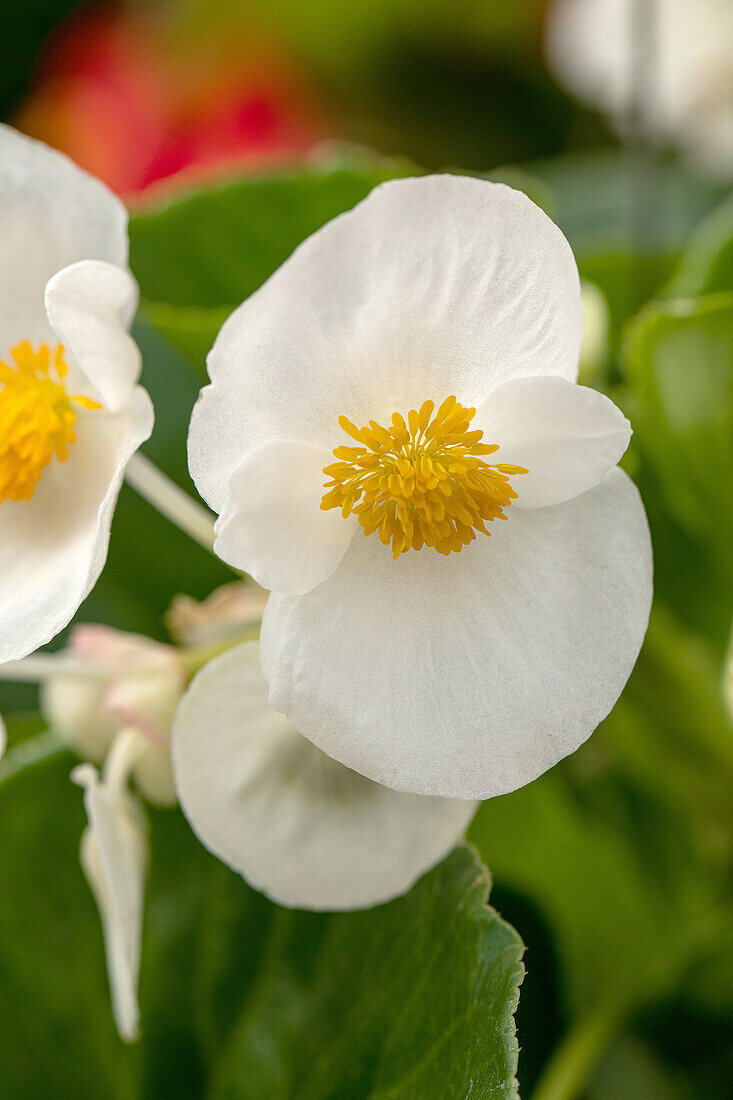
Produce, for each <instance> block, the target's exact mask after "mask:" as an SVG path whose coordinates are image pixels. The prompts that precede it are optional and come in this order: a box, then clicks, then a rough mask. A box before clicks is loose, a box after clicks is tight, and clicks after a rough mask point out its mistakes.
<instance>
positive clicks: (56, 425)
mask: <svg viewBox="0 0 733 1100" xmlns="http://www.w3.org/2000/svg"><path fill="white" fill-rule="evenodd" d="M10 356H11V359H12V364H11V365H10V366H8V364H7V363H4V362H3V361H2V360H0V384H2V389H1V390H0V504H2V502H3V501H5V500H30V498H31V497H32V496H33V493H34V492H35V489H36V486H37V485H38V482H39V481H40V479H41V474H42V473H43V471H44V469H45V468H46V466H48V465H49V463H50V462H51V459H52V458H54V457H55V458H57V459H58V460H59V461H60V462H65V461H66V459H67V458H68V454H69V444H70V443H73V442H74V441H75V439H76V436H75V434H74V424H75V423H76V413H75V411H74V408H73V405H72V403H75V404H77V405H81V406H83V407H84V408H85V409H101V408H102V406H101V405H100V404H98V402H96V401H92V400H91V398H89V397H83V396H81V395H79V394H74V395H69V394H68V393H67V392H66V389H65V387H64V384H63V382H62V379H63V378H64V377H65V375H66V373H67V371H68V367H67V365H66V363H65V361H64V349H63V347H62V346H61V345H60V344H59V346H58V347H57V348H56V349H55V351H54V353H53V356H52V355H51V349H50V348H49V347H48V345H46V344H41V346H40V347H39V348H38V350H37V351H36V350H34V349H33V348H32V347H31V345H30V344H29V343H28V341H27V340H24V341H23V343H21V344H18V345H17V347H14V348H12V349H11V351H10Z"/></svg>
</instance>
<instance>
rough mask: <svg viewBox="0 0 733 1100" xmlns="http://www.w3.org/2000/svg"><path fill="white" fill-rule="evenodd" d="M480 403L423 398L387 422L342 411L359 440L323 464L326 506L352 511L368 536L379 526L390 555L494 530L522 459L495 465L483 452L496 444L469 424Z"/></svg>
mask: <svg viewBox="0 0 733 1100" xmlns="http://www.w3.org/2000/svg"><path fill="white" fill-rule="evenodd" d="M475 414H476V410H475V409H466V408H464V407H463V405H460V404H459V403H458V401H457V400H456V398H455V397H447V398H446V399H445V401H444V402H443V403H442V405H441V406H440V407H439V408H438V410H437V412H436V411H435V402H433V401H425V402H423V404H422V405H421V406H420V408H419V409H412V411H411V412H409V413H408V414H407V421H405V418H404V417H403V416H402V415H401V414H400V413H398V412H396V413H393V414H392V422H391V424H390V426H389V428H383V427H382V425H381V424H377V422H376V421H375V420H370V421H369V425H368V426H367V427H364V428H357V426H356V425H355V424H352V423H351V421H350V420H347V418H346V417H345V416H340V417H339V424H340V425H341V427H342V428H343V430H344V431H345V432H346V434H347V435H350V436H351V438H352V439H354V440H356V442H357V443H358V444H359V446H358V447H336V448H335V450H334V452H333V455H334V458H337V459H338V460H339V461H338V462H334V463H332V464H331V465H330V466H326V467H325V468H324V470H323V472H324V474H326V475H327V476H328V477H329V478H330V480H329V481H327V482H326V483H325V486H324V487H325V488H326V489H327V490H328V491H327V492H326V493H325V494H324V496H323V499H322V501H321V508H322V509H323V510H324V511H326V510H328V509H329V508H340V509H341V511H342V513H343V516H344V518H346V517H347V516H349V515H351V514H352V513H354V514H355V515H356V516H358V519H359V523H360V524H361V526H362V527H363V529H364V534H365V535H371V534H374V532H375V531H376V532H378V534H379V537H380V539H381V540H382V542H383V543H384V544H385V545H386V544H387V543H389V542H391V543H392V556H393V557H394V558H398V557H399V556H400V554H404V553H405V552H406V551H407V550H410V549H412V550H422V548H423V546H431V547H432V548H433V549H434V550H437V551H438V553H440V554H450V553H451V551H453V550H455V551H458V550H462V549H463V547H464V546H467V545H468V543H469V542H472V541H473V539H475V538H476V532H477V531H480V532H481V534H483V535H488V534H490V531H488V530H487V529H486V524H487V523H489V522H491V520H494V519H506V518H507V517H506V516H505V514H504V509H505V508H508V507H509V505H510V504H511V502H512V501H513V500H515V499H516V497H517V494H516V493H515V491H514V490H513V489H512V487H511V485H510V484H509V476H508V475H510V474H526V473H527V470H525V469H524V467H522V466H510V465H507V464H506V463H501V464H493V463H487V462H485V461H484V457H485V456H487V455H490V454H494V452H495V451H498V450H499V444H498V443H482V442H481V439H482V438H483V432H482V431H469V430H468V429H469V426H470V423H471V421H472V419H473V417H474V416H475Z"/></svg>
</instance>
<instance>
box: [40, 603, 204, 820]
mask: <svg viewBox="0 0 733 1100" xmlns="http://www.w3.org/2000/svg"><path fill="white" fill-rule="evenodd" d="M70 650H71V653H72V655H73V656H74V657H76V658H78V659H79V661H80V663H82V664H83V665H84V666H86V668H87V669H88V672H76V671H74V672H68V673H61V674H59V675H57V676H54V677H52V678H51V679H49V680H48V681H47V682H46V683H45V684H44V686H43V688H42V695H41V709H42V711H43V714H44V716H45V718H46V720H47V722H48V723H49V725H50V726H51V728H52V729H53V730H54V731H55V732H56V733H57V734H58V735H59V736H60V737H61V738H62V739H63V740H64V741H66V742H67V744H69V745H70V746H71V747H72V748H73V749H74V750H75V751H76V752H78V753H79V755H80V756H82V757H84V758H85V759H89V760H92V761H94V762H95V763H99V762H101V761H102V760H103V759H104V757H105V756H106V754H107V751H108V749H109V747H110V745H111V744H112V741H113V740H114V738H115V736H116V735H117V734H118V733H119V732H120V731H121V730H123V729H130V730H135V732H136V733H138V734H139V735H140V736H141V737H142V738H143V739H144V741H145V748H144V750H143V751H142V752H141V753H140V754H139V757H138V759H137V762H136V764H135V767H134V768H133V770H132V775H133V778H134V780H135V782H136V783H137V786H138V787H139V788H140V790H141V791H142V793H143V794H144V795H145V796H146V798H148V799H150V800H151V801H152V802H157V803H161V804H171V803H173V802H175V800H176V795H175V788H174V786H173V776H172V773H171V766H170V729H171V723H172V721H173V715H174V713H175V710H176V707H177V706H178V701H179V699H180V697H181V695H182V693H183V690H184V688H185V685H186V675H185V671H184V669H183V667H182V666H181V663H180V661H179V659H178V656H177V654H176V651H175V650H174V649H172V648H171V647H170V646H165V645H161V644H160V643H159V642H154V641H152V640H151V639H150V638H144V637H141V636H139V635H136V634H125V633H123V632H122V631H118V630H113V629H112V628H111V627H106V626H91V625H89V626H87V625H85V626H79V627H77V628H76V630H75V631H74V633H73V635H72V639H71V645H70Z"/></svg>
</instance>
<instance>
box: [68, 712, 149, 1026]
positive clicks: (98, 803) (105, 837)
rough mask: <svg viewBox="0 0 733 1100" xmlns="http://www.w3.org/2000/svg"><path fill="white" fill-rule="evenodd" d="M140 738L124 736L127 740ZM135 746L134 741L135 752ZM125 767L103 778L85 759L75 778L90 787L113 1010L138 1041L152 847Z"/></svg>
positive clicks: (88, 848) (94, 885)
mask: <svg viewBox="0 0 733 1100" xmlns="http://www.w3.org/2000/svg"><path fill="white" fill-rule="evenodd" d="M134 737H135V735H134V734H133V735H128V734H124V733H123V734H122V735H121V739H128V740H130V739H131V738H134ZM135 747H136V746H135V745H134V743H130V750H131V751H132V752H134V751H135ZM119 751H121V752H123V753H124V752H127V751H128V749H127V746H126V745H123V744H122V743H121V741H119V742H117V743H116V745H115V747H113V749H112V752H113V753H116V752H119ZM125 769H126V764H125V763H124V762H123V763H122V772H121V774H114V775H113V774H108V768H105V777H104V778H103V779H100V777H99V773H98V772H97V769H96V768H94V767H93V766H92V765H91V764H80V765H79V766H78V767H76V768H75V769H74V771H73V772H72V779H73V780H74V781H75V782H76V783H78V784H79V785H80V786H82V787H83V788H84V804H85V806H86V811H87V816H88V818H89V828H88V829H87V830H86V831H85V833H84V836H83V837H82V843H81V853H80V855H81V864H82V867H83V868H84V873H85V874H86V876H87V879H88V881H89V885H90V887H91V889H92V892H93V894H94V896H95V898H96V901H97V905H98V907H99V912H100V916H101V918H102V928H103V931H104V944H105V952H106V955H107V970H108V973H109V984H110V993H111V996H112V1010H113V1013H114V1017H115V1022H116V1024H117V1030H118V1031H119V1033H120V1036H121V1038H122V1039H124V1040H125V1041H126V1042H132V1041H133V1040H135V1039H136V1038H137V1037H138V1023H139V1009H138V1002H137V983H138V976H139V973H140V946H141V935H142V920H143V897H144V884H145V872H146V869H147V857H148V850H147V827H146V824H145V818H144V816H143V813H142V809H141V807H140V805H139V803H138V802H137V800H136V799H135V798H134V797H133V796H132V795H131V794H130V793H129V791H127V790H126V787H125V784H126V779H127V772H126V770H125ZM114 770H115V771H116V770H117V768H116V765H115V768H114Z"/></svg>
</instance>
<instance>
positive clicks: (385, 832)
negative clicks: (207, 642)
mask: <svg viewBox="0 0 733 1100" xmlns="http://www.w3.org/2000/svg"><path fill="white" fill-rule="evenodd" d="M173 765H174V770H175V776H176V786H177V789H178V796H179V799H180V802H181V806H182V808H183V810H184V812H185V814H186V816H187V817H188V819H189V821H190V822H191V825H192V827H193V829H194V830H195V832H196V833H197V834H198V836H199V837H200V838H201V840H202V842H203V843H204V844H205V845H206V847H207V848H209V849H210V851H212V852H213V853H214V854H215V855H217V856H218V857H219V858H220V859H222V860H224V862H225V863H227V864H229V866H230V867H233V868H234V870H235V871H238V872H239V873H240V874H241V875H243V876H244V878H246V879H247V881H248V882H250V883H251V884H252V885H253V886H255V887H256V888H257V889H258V890H262V891H263V892H264V893H266V894H267V895H268V896H269V897H271V898H272V899H273V900H274V901H277V902H279V903H280V904H281V905H289V906H297V907H299V908H307V909H359V908H364V907H366V906H371V905H377V904H378V903H380V902H383V901H387V900H388V899H389V898H392V897H395V896H397V895H399V894H402V893H404V892H405V891H406V890H408V889H409V888H410V886H412V884H413V883H414V882H415V880H416V879H417V878H419V876H420V875H422V874H423V873H424V872H425V871H427V870H428V869H429V868H430V867H432V866H433V865H434V864H435V863H437V862H438V861H439V860H440V859H442V857H443V856H444V855H446V854H447V853H448V852H449V851H450V850H451V848H453V847H454V845H455V844H457V843H458V841H459V840H460V839H461V837H462V836H463V834H464V833H465V831H466V828H467V827H468V824H469V822H470V821H471V818H472V817H473V815H474V812H475V810H476V803H475V802H463V801H458V800H453V799H446V798H430V797H427V796H424V795H417V794H403V793H399V792H397V791H392V790H389V789H388V788H387V787H382V786H380V785H379V784H378V783H373V782H372V781H371V780H369V779H365V778H364V776H362V775H358V774H357V773H356V772H353V771H350V770H349V769H348V768H345V767H344V766H343V765H342V764H338V763H337V762H336V761H335V760H332V759H331V758H330V757H328V756H326V755H325V753H323V752H321V750H320V749H317V748H316V747H315V745H312V744H311V743H310V741H307V740H306V739H305V738H304V737H301V735H300V734H299V733H296V731H295V730H294V729H293V728H292V726H291V725H290V723H289V722H288V720H287V719H286V718H284V717H283V716H282V715H281V714H278V713H277V711H275V710H273V709H272V708H271V707H270V706H269V705H268V702H267V685H266V684H265V681H264V679H263V676H262V671H261V669H260V662H259V654H258V647H257V643H256V642H245V643H243V644H242V645H240V646H237V647H236V648H234V649H230V650H228V651H227V652H226V653H225V654H223V655H222V656H221V657H217V658H215V659H214V660H213V661H210V662H209V664H208V665H206V666H204V668H203V669H202V670H201V672H199V673H198V675H197V676H196V677H195V678H194V679H193V681H192V683H191V686H190V687H189V689H188V691H187V692H186V694H185V695H184V697H183V700H182V702H181V705H180V707H179V709H178V713H177V714H176V718H175V722H174V727H173Z"/></svg>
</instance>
